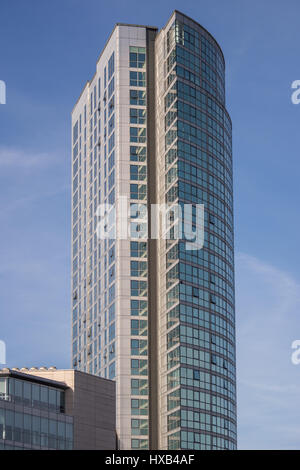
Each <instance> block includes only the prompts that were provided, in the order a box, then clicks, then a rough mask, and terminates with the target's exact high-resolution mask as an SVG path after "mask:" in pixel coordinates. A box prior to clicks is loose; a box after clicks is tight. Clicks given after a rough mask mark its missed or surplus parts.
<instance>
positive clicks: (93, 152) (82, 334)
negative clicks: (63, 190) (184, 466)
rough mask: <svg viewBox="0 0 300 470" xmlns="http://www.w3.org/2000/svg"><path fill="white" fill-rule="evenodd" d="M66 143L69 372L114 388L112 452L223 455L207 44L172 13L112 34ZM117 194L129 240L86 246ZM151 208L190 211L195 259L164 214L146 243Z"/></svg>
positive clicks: (222, 259) (228, 275) (228, 223)
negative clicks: (200, 241)
mask: <svg viewBox="0 0 300 470" xmlns="http://www.w3.org/2000/svg"><path fill="white" fill-rule="evenodd" d="M72 145H73V147H72V150H73V151H72V165H73V170H72V175H73V176H72V177H73V185H72V194H73V206H72V209H73V210H72V263H73V264H72V331H73V333H72V362H73V366H74V368H77V369H79V370H83V371H86V372H89V373H93V374H97V375H101V376H102V377H107V378H111V379H115V380H116V385H117V388H116V394H117V433H118V438H119V446H120V448H121V449H142V448H144V449H147V448H152V449H224V448H228V449H234V448H235V447H236V391H235V317H234V259H233V200H232V155H231V121H230V117H229V115H228V113H227V111H226V108H225V63H224V58H223V54H222V51H221V49H220V47H219V45H218V44H217V42H216V41H215V39H214V38H213V37H212V36H211V35H210V34H209V33H208V32H207V31H206V30H205V29H204V28H203V27H201V26H200V25H199V24H198V23H197V22H196V21H194V20H192V19H190V18H188V17H187V16H185V15H183V14H182V13H180V12H178V11H174V13H173V14H172V16H171V18H170V19H169V21H168V23H167V25H166V26H165V27H164V28H163V29H162V30H161V31H160V32H158V31H157V29H156V28H154V27H148V26H137V25H125V24H117V25H116V26H115V28H114V30H113V32H112V34H111V36H110V38H109V40H108V42H107V43H106V45H105V47H104V49H103V51H102V53H101V55H100V57H99V59H98V62H97V69H96V73H95V75H94V77H93V78H92V80H90V81H89V82H87V84H86V86H85V87H84V89H83V91H82V93H81V95H80V98H79V99H78V101H77V103H76V105H75V108H74V109H73V113H72ZM125 197H127V199H128V207H130V208H131V210H132V213H131V217H129V221H128V222H129V227H130V230H131V237H130V236H128V237H126V236H118V234H119V232H117V236H116V237H115V236H111V237H110V238H101V237H99V231H97V227H99V226H98V223H99V221H103V220H106V219H105V210H106V209H105V208H104V207H103V204H110V205H114V204H120V201H121V200H124V198H125ZM133 204H138V205H139V206H138V207H139V208H140V213H141V212H143V210H142V208H147V209H148V220H146V222H148V224H147V223H144V222H145V221H144V222H140V221H137V218H139V214H137V213H136V206H132V205H133ZM164 204H167V205H169V206H171V207H174V206H175V205H176V206H177V207H178V208H179V209H181V208H183V207H184V205H185V204H189V205H193V210H192V212H191V213H190V215H189V222H190V224H191V226H192V227H193V229H194V228H195V227H196V228H197V226H198V222H197V211H196V209H195V208H196V205H197V204H204V245H203V247H202V248H201V249H187V244H186V240H185V239H184V236H181V237H180V238H179V239H178V237H176V236H174V233H175V232H176V230H175V229H174V227H176V223H177V222H178V217H176V216H174V213H173V219H172V218H170V219H169V220H170V228H169V230H168V235H169V237H168V239H166V237H161V236H160V237H158V238H157V239H155V238H153V237H151V234H152V229H153V224H154V219H153V218H152V217H151V208H152V207H153V205H164ZM99 206H101V207H102V209H99ZM122 207H123V209H124V207H125V209H126V206H124V204H123V206H122ZM99 216H101V217H99ZM121 216H124V217H125V219H126V213H125V211H124V214H123V213H121ZM136 217H137V218H136ZM118 223H119V220H118V217H117V220H116V224H117V225H118ZM172 224H173V225H172ZM102 228H103V227H102ZM104 229H107V227H106V226H104ZM130 230H129V232H130ZM144 230H146V234H148V235H149V236H148V237H147V236H142V233H143V231H144ZM137 231H140V236H138V237H137ZM123 235H124V234H123ZM129 235H130V233H129Z"/></svg>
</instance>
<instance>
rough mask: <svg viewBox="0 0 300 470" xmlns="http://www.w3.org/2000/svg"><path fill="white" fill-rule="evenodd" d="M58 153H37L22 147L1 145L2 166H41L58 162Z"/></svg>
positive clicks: (29, 167) (0, 164)
mask: <svg viewBox="0 0 300 470" xmlns="http://www.w3.org/2000/svg"><path fill="white" fill-rule="evenodd" d="M57 161H58V156H57V154H50V153H46V152H45V153H43V152H41V153H36V152H30V151H28V150H27V151H24V150H22V149H20V148H13V147H0V167H2V168H3V167H7V168H9V167H20V168H22V169H24V168H27V169H32V168H41V167H45V166H49V165H52V164H56V163H57Z"/></svg>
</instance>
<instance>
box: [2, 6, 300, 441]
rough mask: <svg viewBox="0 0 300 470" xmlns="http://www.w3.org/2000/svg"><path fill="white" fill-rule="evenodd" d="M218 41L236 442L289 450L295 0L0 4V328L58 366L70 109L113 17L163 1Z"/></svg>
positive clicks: (296, 283) (158, 19)
mask: <svg viewBox="0 0 300 470" xmlns="http://www.w3.org/2000/svg"><path fill="white" fill-rule="evenodd" d="M175 8H177V9H179V10H181V11H183V12H184V13H186V14H187V15H189V16H191V17H193V18H195V19H196V20H197V21H199V22H200V23H201V24H202V25H203V26H204V27H205V28H206V29H208V30H209V31H210V32H211V33H212V34H213V35H214V36H215V37H216V39H217V40H218V42H219V43H220V45H221V47H222V49H223V51H224V55H225V59H226V65H227V74H226V79H227V82H226V86H227V107H228V110H229V112H230V114H231V117H232V121H233V148H234V178H235V185H234V189H235V248H236V300H237V309H236V311H237V364H238V410H239V412H238V415H239V448H241V449H255V448H256V449H259V448H260V449H264V448H265V449H276V448H282V449H297V448H298V449H299V448H300V408H299V405H298V404H299V397H300V365H299V366H295V365H293V364H292V363H291V353H292V350H291V343H292V341H293V340H295V339H300V320H299V312H300V254H299V249H298V240H299V232H300V225H299V216H298V215H297V214H299V203H300V197H299V186H300V185H299V181H300V159H299V148H300V132H299V130H300V105H293V104H292V102H291V83H292V82H293V81H294V80H297V79H300V69H299V14H300V4H299V2H298V1H297V0H289V1H288V2H282V1H278V0H273V1H271V0H265V1H264V2H261V1H259V0H252V2H247V1H244V0H236V1H234V0H226V2H225V1H224V0H214V1H208V0H206V1H203V0H197V1H196V0H194V1H191V0H186V1H185V2H184V3H183V2H180V1H176V0H174V1H172V2H171V1H169V0H166V1H164V2H162V1H158V0H151V2H146V1H141V0H139V1H136V0H127V1H126V2H125V1H116V0H111V1H110V2H104V1H101V0H85V1H83V0H51V1H46V0H26V2H25V1H23V0H11V1H9V2H1V6H0V80H5V82H6V85H7V104H6V105H0V191H1V197H0V227H1V230H0V339H2V340H5V341H6V344H7V363H8V365H9V366H10V367H13V366H19V367H21V366H29V367H30V366H33V365H37V366H40V365H47V366H50V365H52V364H54V365H56V366H57V367H66V368H68V367H70V334H69V332H70V313H69V310H70V309H69V290H70V289H69V285H70V269H69V266H70V112H71V109H72V107H73V104H74V102H75V100H76V99H77V97H78V95H79V93H80V91H81V89H82V87H83V85H84V83H85V82H86V80H87V79H88V78H90V77H92V75H93V74H94V71H95V63H96V59H97V57H98V55H99V53H100V52H101V49H102V47H103V45H104V43H105V41H106V39H107V37H108V36H109V34H110V32H111V30H112V28H113V26H114V23H116V22H126V23H138V24H150V25H157V26H158V27H162V26H163V25H164V24H165V22H166V21H167V19H168V18H169V16H170V14H171V12H172V11H173V9H175Z"/></svg>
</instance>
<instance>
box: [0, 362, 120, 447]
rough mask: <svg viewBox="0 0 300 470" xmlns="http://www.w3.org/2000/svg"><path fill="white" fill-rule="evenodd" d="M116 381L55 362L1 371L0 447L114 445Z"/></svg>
mask: <svg viewBox="0 0 300 470" xmlns="http://www.w3.org/2000/svg"><path fill="white" fill-rule="evenodd" d="M115 403H116V396H115V382H113V381H112V380H108V379H104V378H101V377H97V376H95V375H90V374H86V373H84V372H80V371H76V370H57V369H56V368H55V367H50V368H49V369H48V368H46V367H41V368H39V369H38V368H34V367H33V368H31V369H27V368H22V369H20V370H19V369H16V368H15V369H7V368H5V369H2V370H0V449H37V450H38V449H45V450H46V449H60V450H65V449H70V450H71V449H74V450H76V449H91V450H100V449H105V450H109V449H115V448H116V431H115V428H116V425H115V421H116V411H115Z"/></svg>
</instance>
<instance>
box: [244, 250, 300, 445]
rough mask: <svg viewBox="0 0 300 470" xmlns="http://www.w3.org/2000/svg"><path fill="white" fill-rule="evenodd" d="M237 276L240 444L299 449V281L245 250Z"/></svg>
mask: <svg viewBox="0 0 300 470" xmlns="http://www.w3.org/2000/svg"><path fill="white" fill-rule="evenodd" d="M236 279H237V289H236V292H237V308H236V311H237V314H236V316H237V379H238V415H239V419H238V424H239V430H240V432H239V448H241V449H261V448H264V449H276V448H278V449H280V448H281V449H288V448H294V449H297V448H299V441H298V440H297V438H298V436H297V435H295V434H294V433H293V429H294V428H296V427H297V426H298V423H299V419H300V412H299V411H298V400H299V393H300V367H298V368H297V366H294V365H293V364H292V362H291V354H292V349H291V343H292V340H294V339H297V337H300V328H299V308H300V283H299V280H298V279H296V278H294V277H293V276H292V275H291V274H290V273H288V272H285V271H283V270H281V269H279V268H278V267H277V266H274V265H272V264H270V263H267V262H265V261H264V260H261V259H258V258H257V257H255V256H252V255H249V254H246V253H238V254H237V256H236Z"/></svg>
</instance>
